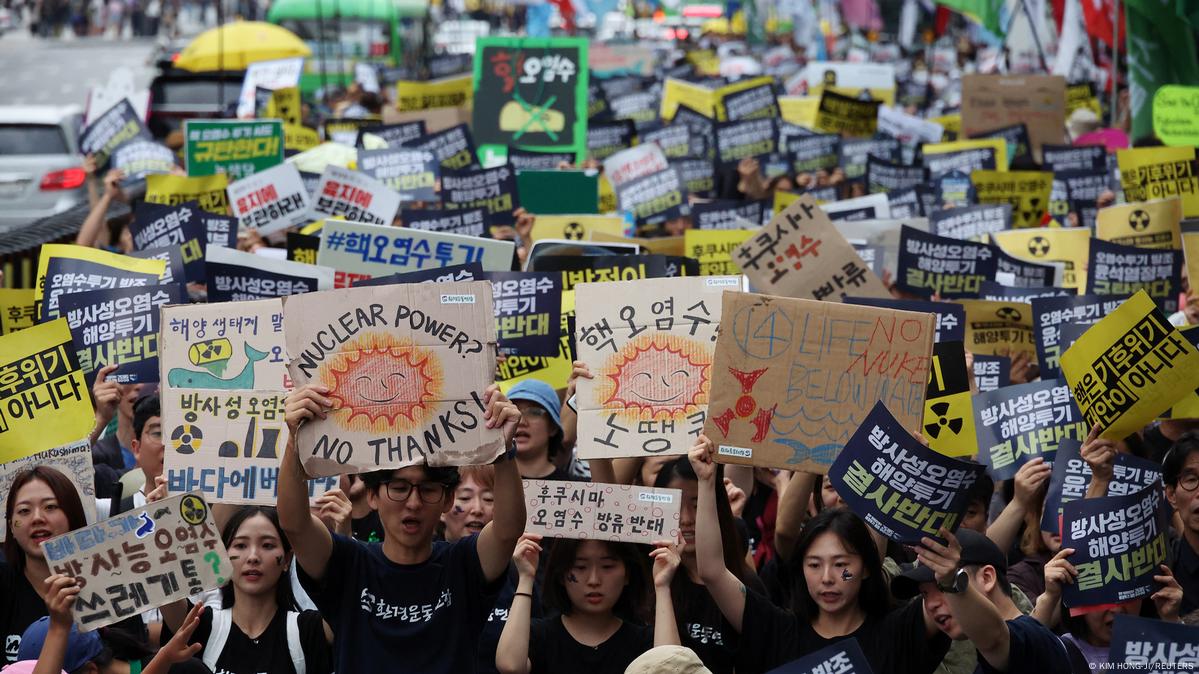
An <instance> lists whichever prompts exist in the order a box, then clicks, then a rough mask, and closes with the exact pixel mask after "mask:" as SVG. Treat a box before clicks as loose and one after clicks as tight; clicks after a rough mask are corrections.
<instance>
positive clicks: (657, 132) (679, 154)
mask: <svg viewBox="0 0 1199 674" xmlns="http://www.w3.org/2000/svg"><path fill="white" fill-rule="evenodd" d="M641 142H642V143H655V144H656V145H657V146H658V147H660V148H662V153H663V154H665V155H666V158H667V159H686V158H694V159H700V158H703V157H705V156H706V155H707V147H708V145H707V138H705V137H704V136H701V135H699V134H697V133H694V132H693V131H692V130H691V127H689V126H687V125H686V124H669V125H667V126H663V127H659V128H657V129H654V130H652V131H647V132H645V133H643V134H642V135H641Z"/></svg>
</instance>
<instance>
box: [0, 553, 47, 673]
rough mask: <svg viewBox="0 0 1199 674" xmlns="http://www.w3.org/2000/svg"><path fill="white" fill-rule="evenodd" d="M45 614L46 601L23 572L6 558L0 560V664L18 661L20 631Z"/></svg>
mask: <svg viewBox="0 0 1199 674" xmlns="http://www.w3.org/2000/svg"><path fill="white" fill-rule="evenodd" d="M46 615H47V614H46V603H45V602H43V601H42V598H41V597H39V596H38V595H37V592H34V591H33V586H32V585H30V584H29V581H28V580H26V579H25V574H23V573H21V572H20V571H17V570H16V568H15V567H13V566H12V565H11V564H8V563H7V562H0V634H2V635H3V636H4V660H3V661H2V664H10V663H13V662H16V661H17V651H18V650H19V649H20V648H21V635H22V634H24V633H25V630H26V628H28V627H29V626H30V625H32V624H33V623H35V622H37V620H38V618H42V617H44V616H46Z"/></svg>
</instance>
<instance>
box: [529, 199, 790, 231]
mask: <svg viewBox="0 0 1199 674" xmlns="http://www.w3.org/2000/svg"><path fill="white" fill-rule="evenodd" d="M768 208H769V206H768V204H767V202H766V201H765V200H759V201H725V200H716V201H708V202H696V203H694V204H691V222H692V224H693V225H694V227H695V229H696V230H726V231H727V230H740V229H748V228H749V227H748V225H752V226H754V227H758V226H761V224H762V220H763V217H764V216H765V214H766V212H767V209H768ZM745 223H748V225H746V224H745ZM534 228H536V225H534Z"/></svg>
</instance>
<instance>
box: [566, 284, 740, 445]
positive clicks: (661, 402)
mask: <svg viewBox="0 0 1199 674" xmlns="http://www.w3.org/2000/svg"><path fill="white" fill-rule="evenodd" d="M740 284H741V281H740V279H739V278H737V277H734V276H706V277H680V278H670V279H646V280H639V281H616V282H608V283H584V284H582V285H579V286H578V287H577V288H576V289H575V313H576V320H575V325H576V326H577V330H578V332H577V337H576V340H575V342H576V344H577V348H578V359H579V360H581V361H583V362H584V363H587V365H588V366H589V367H590V368H591V372H592V374H593V375H594V378H593V379H586V378H583V379H579V380H578V385H577V396H578V397H577V403H576V404H577V406H578V415H579V428H578V448H579V456H581V457H584V458H607V457H620V456H653V455H666V454H683V453H685V452H686V451H687V450H688V449H689V448H690V447H691V445H692V444H693V443H694V441H695V438H697V437H699V434H700V432H701V431H702V430H703V427H704V418H705V415H706V413H707V406H708V396H709V391H710V388H711V378H712V374H711V365H712V356H713V353H714V352H715V349H716V330H717V327H718V326H719V325H720V309H721V301H722V300H721V298H722V294H723V292H724V291H725V290H728V289H732V290H736V289H737V288H739V287H740Z"/></svg>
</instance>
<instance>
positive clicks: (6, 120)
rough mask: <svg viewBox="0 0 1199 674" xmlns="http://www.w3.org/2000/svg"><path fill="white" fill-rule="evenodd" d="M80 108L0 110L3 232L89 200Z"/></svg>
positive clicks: (14, 107)
mask: <svg viewBox="0 0 1199 674" xmlns="http://www.w3.org/2000/svg"><path fill="white" fill-rule="evenodd" d="M81 122H82V112H81V110H80V109H79V108H78V107H77V106H49V105H4V106H0V232H7V231H9V230H11V229H13V228H14V227H17V226H20V225H23V224H26V223H29V222H33V221H35V220H38V219H40V218H44V217H47V216H51V215H55V214H57V213H61V212H63V211H65V210H68V209H70V208H72V207H73V206H76V205H78V204H80V203H83V202H86V201H87V185H86V184H85V183H86V180H87V175H86V174H85V173H84V172H83V167H82V163H83V160H82V157H81V156H80V154H79V126H80V124H81Z"/></svg>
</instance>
